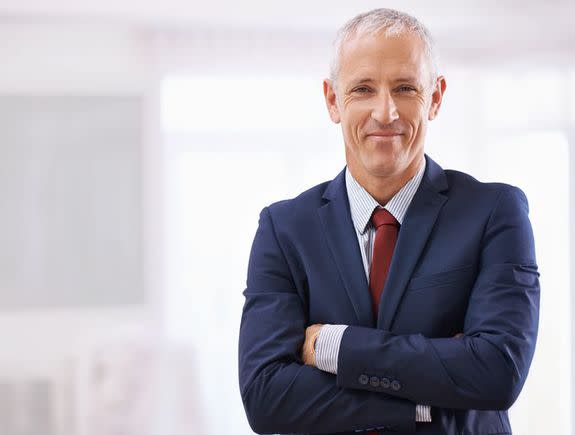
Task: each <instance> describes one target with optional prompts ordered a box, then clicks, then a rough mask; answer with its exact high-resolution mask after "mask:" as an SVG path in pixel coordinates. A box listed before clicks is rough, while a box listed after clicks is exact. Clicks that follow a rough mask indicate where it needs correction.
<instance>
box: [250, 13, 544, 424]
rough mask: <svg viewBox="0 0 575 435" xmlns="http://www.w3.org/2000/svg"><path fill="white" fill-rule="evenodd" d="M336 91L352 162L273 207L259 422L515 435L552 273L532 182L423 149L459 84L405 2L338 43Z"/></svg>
mask: <svg viewBox="0 0 575 435" xmlns="http://www.w3.org/2000/svg"><path fill="white" fill-rule="evenodd" d="M335 46H336V50H335V57H334V62H333V66H332V71H331V79H330V80H325V81H324V94H325V99H326V103H327V108H328V111H329V115H330V117H331V119H332V120H333V121H334V122H336V123H340V124H341V127H342V132H343V138H344V142H345V156H346V161H347V167H346V168H344V170H343V171H341V173H340V174H339V175H337V177H335V179H333V180H332V181H330V182H325V183H322V184H320V185H318V186H315V187H313V188H311V189H310V190H308V191H306V192H303V193H302V194H300V195H299V196H298V197H296V198H294V199H291V200H287V201H280V202H277V203H275V204H272V205H270V206H269V207H266V208H264V209H263V210H262V212H261V215H260V221H259V228H258V230H257V233H256V235H255V239H254V243H253V246H252V252H251V256H250V263H249V270H248V278H247V288H246V290H245V292H244V295H245V297H246V301H245V306H244V311H243V316H242V323H241V330H240V343H239V375H240V387H241V394H242V399H243V402H244V406H245V409H246V413H247V416H248V419H249V422H250V424H251V426H252V428H253V429H254V430H255V431H256V432H265V433H270V432H272V433H273V432H279V433H287V432H299V433H345V432H348V433H354V432H356V431H363V430H367V431H372V432H373V433H377V432H385V431H393V432H400V433H405V434H406V433H413V432H416V431H417V432H418V433H419V432H421V433H426V434H436V435H444V434H453V435H455V434H474V435H480V434H481V435H487V434H510V433H511V428H510V425H509V419H508V417H507V412H506V410H507V409H508V408H509V407H510V406H511V405H512V404H513V402H514V401H515V399H516V398H517V396H518V394H519V392H520V390H521V388H522V386H523V384H524V382H525V378H526V376H527V372H528V370H529V365H530V363H531V359H532V356H533V351H534V348H535V340H536V336H537V324H538V314H539V281H538V276H539V273H538V272H537V265H536V260H535V253H534V242H533V234H532V230H531V225H530V222H529V218H528V204H527V199H526V198H525V195H524V194H523V192H522V191H521V190H520V189H519V188H517V187H514V186H510V185H506V184H502V183H481V182H479V181H477V180H476V179H474V178H473V177H471V176H469V175H467V174H464V173H462V172H458V171H453V170H445V171H444V170H443V169H442V168H441V167H440V166H439V165H438V164H437V163H435V162H434V161H433V160H432V159H431V158H430V157H429V156H427V155H426V154H424V141H425V135H426V130H427V124H428V122H429V121H431V120H433V119H434V118H435V117H436V116H437V113H438V111H439V108H440V106H441V101H442V96H443V93H444V92H445V88H446V84H445V79H444V78H443V77H442V76H438V75H437V72H436V67H435V62H434V54H433V45H432V41H431V38H430V36H429V33H428V32H427V30H426V29H425V28H424V27H423V25H421V23H419V22H418V21H417V20H416V19H415V18H413V17H411V16H409V15H407V14H404V13H400V12H397V11H393V10H389V9H378V10H374V11H371V12H368V13H365V14H361V15H359V16H357V17H355V18H354V19H352V20H351V21H350V22H348V23H347V24H346V25H345V26H344V27H343V28H342V30H340V32H339V34H338V38H337V39H336V45H335Z"/></svg>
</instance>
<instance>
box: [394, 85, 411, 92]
mask: <svg viewBox="0 0 575 435" xmlns="http://www.w3.org/2000/svg"><path fill="white" fill-rule="evenodd" d="M397 90H398V91H399V92H415V88H413V87H411V86H407V85H405V86H400V87H399V88H397Z"/></svg>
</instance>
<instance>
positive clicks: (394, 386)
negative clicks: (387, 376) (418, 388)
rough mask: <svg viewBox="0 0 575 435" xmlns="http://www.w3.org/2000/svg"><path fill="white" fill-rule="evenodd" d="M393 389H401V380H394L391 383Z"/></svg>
mask: <svg viewBox="0 0 575 435" xmlns="http://www.w3.org/2000/svg"><path fill="white" fill-rule="evenodd" d="M391 389H392V390H393V391H399V390H401V384H400V383H399V381H393V382H392V383H391Z"/></svg>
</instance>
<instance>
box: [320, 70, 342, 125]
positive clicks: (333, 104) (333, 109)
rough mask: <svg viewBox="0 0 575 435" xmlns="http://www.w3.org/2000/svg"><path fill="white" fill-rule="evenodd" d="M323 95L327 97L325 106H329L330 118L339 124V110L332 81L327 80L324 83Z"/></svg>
mask: <svg viewBox="0 0 575 435" xmlns="http://www.w3.org/2000/svg"><path fill="white" fill-rule="evenodd" d="M323 95H324V97H325V104H326V106H327V111H328V112H329V117H330V118H331V120H332V121H333V122H335V123H336V124H339V122H340V117H339V108H338V107H337V96H336V95H335V89H334V88H333V81H332V80H329V79H325V80H324V81H323Z"/></svg>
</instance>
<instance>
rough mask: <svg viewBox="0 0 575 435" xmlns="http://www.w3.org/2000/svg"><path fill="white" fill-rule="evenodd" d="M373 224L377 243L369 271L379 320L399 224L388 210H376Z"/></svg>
mask: <svg viewBox="0 0 575 435" xmlns="http://www.w3.org/2000/svg"><path fill="white" fill-rule="evenodd" d="M371 223H372V224H373V226H374V227H375V241H374V243H373V256H372V259H371V267H370V269H369V291H370V293H371V300H372V302H373V304H372V305H373V313H374V316H375V319H377V313H378V312H379V301H380V299H381V293H382V292H383V287H384V285H385V280H386V279H387V272H388V271H389V265H390V264H391V257H392V255H393V249H394V248H395V242H396V241H397V232H398V228H399V222H397V220H396V219H395V218H394V217H393V215H392V214H391V213H390V212H388V211H387V210H386V209H384V208H376V209H375V210H374V211H373V214H372V215H371Z"/></svg>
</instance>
